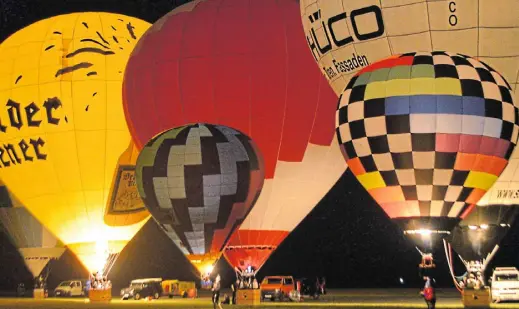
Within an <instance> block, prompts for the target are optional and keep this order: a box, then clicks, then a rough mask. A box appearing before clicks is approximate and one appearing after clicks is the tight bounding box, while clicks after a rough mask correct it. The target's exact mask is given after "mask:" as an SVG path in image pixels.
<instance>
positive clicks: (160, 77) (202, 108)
mask: <svg viewBox="0 0 519 309" xmlns="http://www.w3.org/2000/svg"><path fill="white" fill-rule="evenodd" d="M305 44H306V43H305V40H304V33H303V29H302V27H301V21H300V17H299V7H298V3H297V1H295V0H278V1H271V0H268V1H265V0H254V1H241V0H230V1H225V2H221V1H215V0H205V1H197V2H192V3H189V4H186V5H183V6H181V7H179V8H178V9H176V10H174V11H172V12H171V13H169V14H167V15H166V16H164V17H163V18H161V19H160V20H159V21H157V23H156V24H155V25H153V26H152V27H151V28H150V30H149V31H148V32H146V33H145V34H144V35H143V37H142V38H141V39H140V41H139V43H138V45H137V47H136V49H135V50H134V52H133V53H132V56H131V57H130V60H129V61H128V67H127V70H126V74H125V79H124V85H123V87H124V106H125V111H126V117H127V121H128V125H129V127H130V130H131V132H132V136H133V137H134V140H135V143H136V145H137V146H138V147H142V145H144V144H145V143H146V142H147V141H148V140H149V139H150V138H152V137H153V136H155V135H156V134H158V133H160V132H162V131H164V130H167V129H170V128H172V127H179V126H183V125H186V124H189V123H195V122H205V123H209V124H214V125H224V126H228V127H230V128H233V129H236V130H239V131H240V132H243V133H244V134H246V135H247V136H249V137H250V138H251V139H252V140H253V141H254V142H255V143H256V144H257V146H258V148H259V150H260V152H261V154H262V156H263V158H264V160H265V184H264V186H263V190H262V191H261V194H260V196H259V198H258V201H257V202H256V204H255V206H254V208H253V209H252V211H251V213H250V214H249V216H248V217H247V218H246V219H245V221H244V222H243V223H242V225H241V227H240V229H239V230H238V231H237V232H235V233H234V234H233V235H232V236H231V238H230V239H229V242H228V246H227V248H226V250H225V253H224V255H225V257H226V259H227V261H228V262H229V263H230V264H231V265H232V266H234V267H237V268H239V270H240V271H243V270H245V269H246V268H248V267H249V266H251V267H253V268H255V269H256V270H259V268H260V267H261V266H262V265H263V263H264V262H265V261H266V259H267V258H268V257H269V256H270V254H271V253H272V252H273V250H275V249H276V248H277V247H278V245H279V244H280V243H281V242H282V241H283V240H284V239H285V237H286V236H287V235H288V234H289V233H290V232H291V231H292V230H293V229H294V228H295V227H296V226H297V225H298V224H299V222H301V221H302V220H303V218H304V217H305V216H306V215H307V214H308V213H309V212H310V211H311V210H312V209H313V208H314V206H315V205H316V204H317V203H318V202H319V201H320V200H321V198H322V197H323V196H324V195H325V194H326V193H327V192H328V191H329V189H330V188H331V187H332V186H333V184H335V182H336V181H337V180H338V179H339V177H340V176H341V175H342V173H343V172H344V170H345V168H346V166H345V163H344V160H343V159H342V156H341V154H340V151H339V149H338V145H337V142H336V141H334V127H333V117H334V113H335V108H336V106H337V96H336V95H335V94H334V93H333V91H332V89H331V88H330V87H329V86H328V84H327V83H326V80H325V79H324V78H323V77H322V75H321V73H320V72H319V70H318V68H317V67H316V66H315V64H314V63H313V59H312V56H311V55H310V54H309V53H305V52H302V51H304V50H305V49H306V48H307V47H306V46H305Z"/></svg>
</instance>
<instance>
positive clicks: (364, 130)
mask: <svg viewBox="0 0 519 309" xmlns="http://www.w3.org/2000/svg"><path fill="white" fill-rule="evenodd" d="M518 118H519V117H518V109H517V108H516V107H515V106H514V104H513V102H512V91H511V88H510V85H509V84H508V83H507V82H506V80H505V79H504V78H503V77H502V76H501V74H499V73H498V72H496V71H495V70H493V69H492V68H491V67H489V66H488V65H486V64H485V63H483V62H481V61H478V60H476V59H474V58H471V57H468V56H465V55H460V54H454V53H449V52H441V51H437V52H432V53H428V52H424V53H408V54H402V55H397V56H393V57H390V58H388V59H385V60H382V61H379V62H376V63H373V64H372V65H370V66H368V67H366V68H365V69H363V70H361V71H359V72H358V73H357V74H355V75H354V77H353V78H352V79H351V81H350V82H349V84H348V85H347V87H346V89H345V90H344V92H343V94H342V96H341V98H340V102H339V106H338V110H337V114H336V131H337V135H338V140H339V143H340V145H341V150H342V152H343V156H344V158H345V159H346V161H347V163H348V166H349V167H350V168H351V170H352V172H353V173H354V174H355V175H356V177H357V179H358V180H359V181H360V182H361V183H362V185H363V186H364V188H366V190H367V191H368V192H369V193H370V195H371V196H372V197H373V198H374V199H375V200H376V201H377V203H378V204H379V205H380V206H381V207H382V208H383V209H384V211H385V212H386V214H387V215H388V216H389V217H390V218H391V219H392V220H393V221H394V222H396V223H397V224H398V225H399V226H400V227H401V228H402V229H403V230H404V231H405V234H407V235H408V236H410V237H411V238H412V239H413V240H415V241H416V243H417V244H418V245H419V247H420V248H421V250H427V249H430V247H431V246H433V245H434V243H435V241H434V240H435V239H441V238H443V237H444V236H447V235H449V234H450V231H451V230H452V229H453V228H454V226H455V225H456V224H458V222H459V221H460V219H463V218H464V217H465V216H466V215H467V214H468V213H469V212H470V211H471V209H472V208H473V206H474V205H475V204H476V203H477V202H478V201H479V199H480V198H481V197H482V196H483V195H484V194H485V192H487V190H489V189H490V187H491V186H492V184H493V183H494V182H495V181H496V179H497V178H498V176H499V175H500V174H501V172H502V171H503V169H504V168H505V167H506V165H507V163H508V159H509V158H510V156H511V154H512V151H513V149H514V147H515V145H516V143H517V138H518V124H519V119H518ZM424 236H427V237H424Z"/></svg>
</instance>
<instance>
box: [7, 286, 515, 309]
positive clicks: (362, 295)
mask: <svg viewBox="0 0 519 309" xmlns="http://www.w3.org/2000/svg"><path fill="white" fill-rule="evenodd" d="M418 292H419V290H418V289H388V290H382V289H379V290H375V289H369V290H368V289H366V290H360V289H355V290H330V291H329V293H328V294H327V295H325V296H324V298H322V299H320V300H318V301H304V302H301V303H293V302H286V303H278V302H277V303H274V302H270V301H269V302H265V303H262V305H261V306H256V307H254V308H255V309H256V308H258V309H259V308H276V309H283V308H291V309H292V308H296V307H303V308H320V307H333V308H366V309H369V308H373V309H375V308H426V306H425V303H424V302H423V300H422V299H421V298H420V296H419V295H418ZM225 293H228V292H225ZM437 295H438V302H437V308H463V306H462V304H461V301H460V295H459V293H458V292H457V291H456V290H450V289H449V290H438V293H437ZM222 306H223V308H236V309H240V308H252V307H251V306H239V305H236V306H231V305H222ZM492 307H493V308H519V303H510V304H499V305H492ZM0 308H2V309H4V308H5V309H8V308H31V309H40V308H41V309H44V308H45V309H62V308H85V309H90V308H92V309H98V308H99V309H101V308H131V309H138V308H183V309H190V308H200V309H201V308H212V304H211V298H210V297H209V295H208V294H207V293H201V297H200V298H197V299H179V298H173V299H168V298H161V299H159V300H153V301H146V300H140V301H134V300H129V301H122V300H120V299H117V298H114V300H112V302H111V303H109V304H94V303H89V302H88V300H85V299H78V298H75V299H56V298H48V299H44V300H35V299H29V298H0Z"/></svg>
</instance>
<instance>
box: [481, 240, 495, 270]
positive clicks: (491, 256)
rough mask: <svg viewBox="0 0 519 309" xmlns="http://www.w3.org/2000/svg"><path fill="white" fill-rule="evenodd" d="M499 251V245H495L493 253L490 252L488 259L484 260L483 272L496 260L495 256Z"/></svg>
mask: <svg viewBox="0 0 519 309" xmlns="http://www.w3.org/2000/svg"><path fill="white" fill-rule="evenodd" d="M497 250H499V245H495V247H494V249H493V250H492V252H490V253H489V254H488V255H487V258H486V259H484V260H483V270H485V269H487V266H488V263H490V261H491V260H492V259H493V258H494V255H496V253H497Z"/></svg>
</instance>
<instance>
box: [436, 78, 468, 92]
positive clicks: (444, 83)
mask: <svg viewBox="0 0 519 309" xmlns="http://www.w3.org/2000/svg"><path fill="white" fill-rule="evenodd" d="M434 87H435V90H436V94H439V95H457V96H461V83H460V81H459V80H458V79H455V78H435V79H434Z"/></svg>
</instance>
